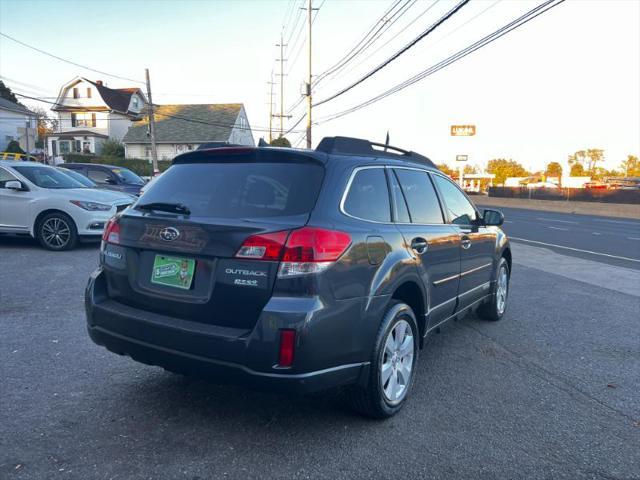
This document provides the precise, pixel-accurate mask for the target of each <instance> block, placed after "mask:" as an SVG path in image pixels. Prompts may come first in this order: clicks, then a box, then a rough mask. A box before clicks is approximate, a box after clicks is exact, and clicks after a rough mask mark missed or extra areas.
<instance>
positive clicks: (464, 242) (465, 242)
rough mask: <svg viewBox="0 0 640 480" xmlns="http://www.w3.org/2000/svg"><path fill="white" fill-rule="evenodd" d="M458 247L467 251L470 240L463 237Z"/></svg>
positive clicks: (469, 246)
mask: <svg viewBox="0 0 640 480" xmlns="http://www.w3.org/2000/svg"><path fill="white" fill-rule="evenodd" d="M460 245H461V246H462V248H464V249H465V250H468V249H469V248H471V239H470V238H469V237H467V236H466V235H463V236H462V238H461V239H460Z"/></svg>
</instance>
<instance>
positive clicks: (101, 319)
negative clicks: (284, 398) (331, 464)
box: [85, 270, 368, 393]
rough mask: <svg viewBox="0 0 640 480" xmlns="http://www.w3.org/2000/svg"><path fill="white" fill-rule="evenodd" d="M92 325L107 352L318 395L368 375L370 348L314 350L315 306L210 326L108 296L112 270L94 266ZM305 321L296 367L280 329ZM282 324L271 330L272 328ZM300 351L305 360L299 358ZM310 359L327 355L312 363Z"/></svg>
mask: <svg viewBox="0 0 640 480" xmlns="http://www.w3.org/2000/svg"><path fill="white" fill-rule="evenodd" d="M85 308H86V313H87V329H88V332H89V336H90V337H91V339H92V340H93V341H94V342H95V343H96V344H98V345H101V346H103V347H105V348H106V349H107V350H109V351H111V352H114V353H117V354H120V355H126V356H129V357H131V358H132V359H134V360H136V361H138V362H141V363H145V364H148V365H156V366H160V367H163V368H165V369H166V370H169V371H173V372H177V373H183V374H187V375H191V376H196V377H200V378H205V379H208V380H212V381H215V382H218V383H233V384H240V385H246V386H249V387H253V388H258V389H262V390H270V391H276V392H283V393H310V392H314V391H318V390H324V389H328V388H331V387H335V386H339V385H346V384H352V383H358V382H364V381H366V378H368V375H367V372H368V362H363V361H358V358H366V357H367V355H365V356H364V357H363V355H364V354H357V352H345V351H340V349H339V348H338V349H336V350H334V351H333V352H332V353H331V355H332V357H331V358H326V357H325V358H324V359H322V356H321V355H319V354H318V353H317V352H315V351H314V348H315V347H314V341H313V339H312V338H310V336H313V332H310V331H309V327H308V322H307V321H306V320H308V318H309V316H310V315H312V314H313V312H309V311H306V312H294V313H292V312H291V311H289V312H286V314H282V315H280V317H279V318H278V319H276V318H274V312H273V311H271V312H267V313H266V315H265V316H266V319H267V320H266V321H264V322H263V321H260V320H259V321H258V324H257V325H256V327H255V328H254V329H253V330H242V329H235V328H228V327H219V326H215V325H207V324H203V323H200V322H193V321H189V320H183V319H177V318H173V317H167V316H163V315H159V314H155V313H151V312H146V311H143V310H139V309H136V308H133V307H129V306H127V305H124V304H122V303H119V302H116V301H113V300H111V299H109V298H107V296H106V286H105V281H104V274H103V273H102V272H101V270H97V271H96V272H94V273H93V274H92V276H91V278H90V280H89V283H88V285H87V289H86V294H85ZM283 324H286V327H287V328H289V327H292V326H296V325H298V328H297V330H298V332H299V333H298V346H297V347H296V362H295V363H299V365H298V366H297V368H296V369H282V368H277V367H276V366H275V363H276V362H275V361H274V360H275V358H276V357H277V348H278V343H277V342H278V339H279V337H278V330H277V328H279V327H281V326H282V325H283ZM270 325H272V326H274V329H273V330H269V326H270ZM298 357H300V362H298ZM309 358H320V359H321V360H320V361H314V362H310V361H309V360H308V359H309Z"/></svg>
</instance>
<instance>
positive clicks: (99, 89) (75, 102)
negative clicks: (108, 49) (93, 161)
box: [47, 77, 147, 156]
mask: <svg viewBox="0 0 640 480" xmlns="http://www.w3.org/2000/svg"><path fill="white" fill-rule="evenodd" d="M146 102H147V99H146V97H145V96H144V94H143V93H142V90H140V89H139V88H138V87H131V88H109V87H107V86H106V85H104V83H103V82H102V81H101V80H96V81H95V82H94V81H92V80H89V79H87V78H84V77H76V78H74V79H73V80H71V81H70V82H68V83H66V84H65V85H63V86H62V88H61V89H60V93H59V95H58V99H57V100H56V104H55V106H54V107H53V108H52V109H51V110H53V111H55V112H57V113H58V124H59V126H58V132H56V133H54V134H52V135H49V137H48V138H47V151H48V153H49V155H52V156H58V155H62V154H65V153H70V152H76V153H88V154H89V153H90V154H99V153H100V151H101V149H102V144H103V143H104V141H105V140H106V139H113V140H122V138H123V137H124V135H125V133H127V130H128V129H129V127H130V126H131V125H132V123H133V122H135V121H137V120H140V118H141V117H142V115H143V109H144V106H145V105H146Z"/></svg>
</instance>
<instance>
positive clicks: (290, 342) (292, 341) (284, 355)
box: [278, 330, 296, 367]
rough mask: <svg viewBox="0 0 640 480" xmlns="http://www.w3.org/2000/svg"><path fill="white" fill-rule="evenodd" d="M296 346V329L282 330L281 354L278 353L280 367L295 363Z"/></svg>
mask: <svg viewBox="0 0 640 480" xmlns="http://www.w3.org/2000/svg"><path fill="white" fill-rule="evenodd" d="M295 348H296V331H295V330H280V354H279V355H278V366H279V367H290V366H291V365H293V354H294V351H295Z"/></svg>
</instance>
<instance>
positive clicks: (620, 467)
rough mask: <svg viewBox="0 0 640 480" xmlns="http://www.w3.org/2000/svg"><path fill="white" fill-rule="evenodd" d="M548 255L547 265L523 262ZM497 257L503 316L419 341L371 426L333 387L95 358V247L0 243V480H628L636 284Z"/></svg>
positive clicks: (517, 249)
mask: <svg viewBox="0 0 640 480" xmlns="http://www.w3.org/2000/svg"><path fill="white" fill-rule="evenodd" d="M540 216H543V215H540ZM544 216H546V215H544ZM508 225H509V228H511V225H513V226H514V227H515V226H516V224H515V223H514V224H508ZM541 250H542V251H541ZM550 254H553V255H558V256H559V257H562V259H558V258H555V260H557V262H559V263H558V265H560V267H559V268H558V271H557V272H555V273H550V272H548V271H544V270H542V269H540V268H532V267H531V266H527V265H526V263H527V262H531V263H533V265H534V266H535V265H536V264H537V262H536V261H535V259H536V255H538V256H540V255H550ZM514 258H515V261H516V264H515V269H514V274H513V279H512V291H511V296H510V306H509V310H508V313H507V315H506V317H505V318H504V319H503V321H501V322H497V323H487V322H483V321H480V320H479V319H477V318H475V317H473V316H469V317H467V318H465V319H464V320H461V321H458V322H455V323H451V324H450V325H448V326H446V327H445V328H443V329H442V332H441V334H439V335H434V336H433V337H432V338H431V339H430V340H429V341H428V344H427V348H426V349H425V350H424V351H422V353H421V356H420V363H419V366H418V370H417V382H416V386H415V389H414V392H413V396H412V398H411V401H410V402H409V404H408V405H407V406H406V408H405V409H403V411H402V412H401V413H400V414H399V415H397V416H396V417H394V418H392V419H390V420H388V421H383V422H379V421H371V420H367V419H363V418H360V417H358V416H355V415H353V414H352V413H351V412H349V411H348V410H346V409H345V408H344V407H343V404H342V402H341V399H340V395H339V392H329V393H325V394H321V395H315V396H313V397H308V398H299V397H294V398H290V397H284V396H277V395H270V394H266V393H259V392H253V391H249V390H245V389H242V388H235V387H228V386H226V387H223V386H216V385H213V384H208V383H205V382H202V381H194V380H190V379H188V378H184V377H181V376H176V375H173V374H170V373H166V372H164V371H163V370H161V369H159V368H154V367H148V366H144V365H139V364H137V363H135V362H133V361H131V360H129V359H128V358H124V357H118V356H116V355H113V354H111V353H109V352H107V351H105V350H104V349H102V348H100V347H97V346H95V345H93V344H92V343H91V342H90V341H89V339H88V337H87V335H86V332H85V327H84V315H83V307H82V290H83V288H84V285H85V282H86V279H87V276H88V275H89V273H90V271H91V270H92V269H93V268H94V267H95V265H96V260H97V251H96V248H95V247H94V246H90V247H83V248H81V249H79V250H76V251H73V252H64V253H52V252H46V251H43V250H41V249H40V248H38V247H37V245H36V244H35V243H34V242H31V241H25V240H16V239H10V238H9V239H7V238H4V239H3V238H0V302H1V306H2V308H1V310H0V379H1V383H0V478H3V479H5V478H6V479H14V478H15V479H45V478H46V479H53V478H64V479H89V478H90V479H110V478H113V479H151V478H153V479H164V478H167V479H174V478H185V479H189V480H195V479H209V478H241V479H245V478H332V479H334V478H362V479H371V478H390V479H397V478H420V479H428V478H456V479H462V478H469V479H493V478H500V479H503V478H514V479H515V478H526V479H571V480H575V479H601V478H602V479H632V478H636V479H637V478H640V448H638V447H639V445H640V375H639V374H638V372H640V340H639V339H640V322H638V311H640V292H633V291H631V292H630V293H623V292H622V291H620V290H619V289H616V288H609V287H608V286H607V285H606V279H598V278H596V277H594V279H592V283H587V282H583V281H579V280H577V279H576V278H575V277H578V278H581V277H585V276H589V275H586V274H585V272H587V273H588V272H591V271H594V270H596V269H598V267H602V266H606V267H608V268H612V269H620V267H617V266H614V265H611V264H609V265H607V264H605V263H600V262H593V260H583V259H580V258H576V257H568V256H566V255H563V254H562V253H557V252H551V251H549V250H545V249H542V248H541V247H539V246H533V245H525V244H523V243H517V244H514ZM563 259H564V260H563ZM567 259H569V260H570V264H565V263H566V260H567ZM561 260H562V261H561ZM563 261H565V263H563ZM565 267H566V268H565ZM569 267H570V268H569ZM616 271H617V270H616ZM624 271H627V270H624ZM629 272H631V273H629ZM634 272H635V274H636V275H640V274H639V273H638V272H636V271H632V270H628V272H627V274H630V275H633V274H634ZM589 277H590V276H589Z"/></svg>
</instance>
